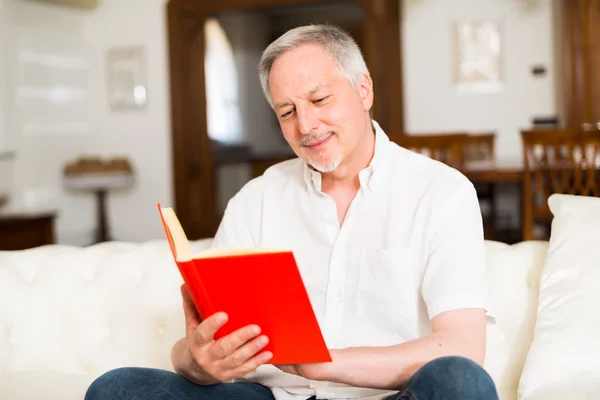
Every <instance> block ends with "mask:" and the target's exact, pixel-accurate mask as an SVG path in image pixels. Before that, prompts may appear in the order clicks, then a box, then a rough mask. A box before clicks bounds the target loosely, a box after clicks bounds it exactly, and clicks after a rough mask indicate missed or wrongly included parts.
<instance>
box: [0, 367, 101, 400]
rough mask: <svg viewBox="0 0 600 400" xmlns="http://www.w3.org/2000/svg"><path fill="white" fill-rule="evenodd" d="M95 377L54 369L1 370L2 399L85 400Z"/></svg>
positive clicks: (0, 388) (0, 389)
mask: <svg viewBox="0 0 600 400" xmlns="http://www.w3.org/2000/svg"><path fill="white" fill-rule="evenodd" d="M92 381H93V378H92V377H90V376H86V375H81V374H62V373H59V372H53V371H47V370H46V371H37V370H36V371H25V372H0V399H6V400H9V399H10V400H33V399H56V400H59V399H60V400H83V395H84V394H85V392H86V391H87V388H88V387H89V386H90V384H91V383H92Z"/></svg>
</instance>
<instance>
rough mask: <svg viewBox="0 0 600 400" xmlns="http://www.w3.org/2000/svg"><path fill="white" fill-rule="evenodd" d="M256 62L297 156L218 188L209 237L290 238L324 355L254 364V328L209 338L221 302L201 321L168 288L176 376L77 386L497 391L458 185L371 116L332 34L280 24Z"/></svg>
mask: <svg viewBox="0 0 600 400" xmlns="http://www.w3.org/2000/svg"><path fill="white" fill-rule="evenodd" d="M259 75H260V80H261V84H262V87H263V90H264V92H265V95H266V97H267V100H268V101H269V103H270V104H271V105H272V107H273V109H274V111H275V112H276V114H277V117H278V119H279V122H280V126H281V130H282V132H283V135H284V137H285V139H286V140H287V142H288V143H289V144H290V146H291V147H292V149H293V150H294V152H295V153H296V154H297V155H298V157H299V158H298V159H295V160H291V161H286V162H283V163H281V164H278V165H276V166H274V167H272V168H271V169H269V170H268V171H267V172H265V174H264V175H263V176H261V177H259V178H257V179H254V180H252V181H251V182H249V183H248V184H247V185H245V186H244V188H243V189H242V190H241V191H240V192H239V193H238V194H237V195H236V196H235V197H234V198H233V199H231V201H230V202H229V204H228V207H227V210H226V213H225V215H224V218H223V221H222V223H221V225H220V227H219V230H218V233H217V235H216V237H215V238H214V246H261V247H271V248H289V249H292V250H293V251H294V254H295V256H296V258H297V260H298V264H299V268H300V269H301V273H302V275H303V278H304V280H305V284H306V287H307V291H308V293H309V296H310V299H311V302H312V304H313V308H314V310H315V313H316V315H317V319H318V321H319V324H320V326H321V329H322V332H323V335H324V337H325V340H326V343H327V345H328V346H329V348H330V349H331V354H332V358H333V362H332V363H323V364H306V365H278V366H273V365H265V364H266V363H268V361H269V359H270V357H271V354H269V353H268V352H261V349H262V348H263V347H264V346H265V345H266V344H267V343H268V339H269V338H267V337H265V336H263V335H261V334H260V327H257V326H250V327H246V328H243V329H241V330H239V331H237V332H234V333H232V334H231V335H229V336H227V337H225V338H222V339H220V340H214V338H213V337H214V334H215V332H216V331H217V330H218V329H219V327H221V326H223V325H224V324H225V323H226V321H227V315H226V314H224V313H221V312H220V313H217V314H215V315H213V316H211V317H209V318H207V319H206V320H204V321H200V318H199V317H198V314H197V313H196V311H195V309H194V306H193V303H192V302H191V300H190V297H189V294H188V292H187V290H186V288H185V287H182V296H183V303H184V310H185V316H186V326H187V335H186V337H185V338H183V339H181V340H180V341H179V342H178V343H176V344H175V346H174V347H173V351H172V361H173V365H174V367H175V370H176V371H177V372H178V374H174V373H170V372H167V371H156V370H148V369H120V370H116V371H112V372H109V373H107V374H105V375H104V376H103V377H101V378H99V379H98V380H97V381H96V382H95V383H94V384H93V385H92V387H91V388H90V390H89V392H88V397H87V399H88V400H92V399H94V400H97V399H126V398H127V399H131V398H138V397H139V398H144V399H214V400H218V399H248V400H255V399H277V400H305V399H309V398H316V399H358V398H360V399H366V398H369V399H383V398H385V399H415V400H416V399H419V400H428V399H461V400H469V399H497V394H496V390H495V387H494V383H493V382H492V380H491V379H490V377H489V375H488V374H487V373H486V372H485V371H484V370H483V369H482V367H481V365H482V364H483V362H484V358H485V329H486V328H485V327H486V310H487V308H488V298H487V282H486V276H485V268H484V250H483V232H482V222H481V214H480V211H479V205H478V202H477V196H476V193H475V191H474V188H473V186H472V185H471V183H470V182H469V181H468V180H467V179H466V178H465V177H464V176H463V175H461V174H460V173H459V172H458V171H456V170H454V169H452V168H450V167H448V166H446V165H443V164H441V163H439V162H436V161H433V160H431V159H429V158H426V157H424V156H420V155H417V154H415V153H411V152H409V151H408V150H405V149H403V148H401V147H399V146H397V145H395V144H393V143H392V142H390V141H389V139H388V137H387V136H386V134H385V133H384V132H383V130H382V129H381V128H380V127H379V125H378V124H377V122H375V121H372V120H371V117H370V110H371V106H372V104H373V96H374V94H373V84H372V81H371V78H370V76H369V72H368V70H367V67H366V65H365V63H364V61H363V58H362V56H361V54H360V50H359V49H358V47H357V46H356V44H355V43H354V42H353V41H352V39H351V38H350V37H349V36H348V35H347V34H346V33H344V32H343V31H341V30H339V29H337V28H334V27H330V26H322V25H315V26H305V27H300V28H297V29H293V30H291V31H289V32H287V33H286V34H284V35H283V36H282V37H280V38H279V39H277V40H276V41H275V42H273V43H272V44H271V45H270V46H269V47H268V48H267V49H266V50H265V52H264V53H263V56H262V59H261V61H260V66H259ZM226 381H227V383H223V382H226ZM231 381H234V382H231ZM117 393H120V396H119V395H116V394H117ZM135 396H138V397H135Z"/></svg>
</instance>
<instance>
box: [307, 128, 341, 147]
mask: <svg viewBox="0 0 600 400" xmlns="http://www.w3.org/2000/svg"><path fill="white" fill-rule="evenodd" d="M334 134H335V132H334V131H326V132H323V133H316V134H313V135H304V136H302V138H301V139H300V140H299V141H298V146H300V147H304V146H306V145H307V144H309V143H312V142H316V141H317V140H321V139H323V138H324V137H327V136H329V135H334Z"/></svg>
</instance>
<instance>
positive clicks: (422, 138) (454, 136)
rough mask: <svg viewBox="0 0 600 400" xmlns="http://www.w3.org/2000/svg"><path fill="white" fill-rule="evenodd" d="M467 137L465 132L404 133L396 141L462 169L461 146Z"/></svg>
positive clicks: (462, 156)
mask: <svg viewBox="0 0 600 400" xmlns="http://www.w3.org/2000/svg"><path fill="white" fill-rule="evenodd" d="M467 137H468V135H467V134H466V133H448V134H444V133H439V134H437V133H436V134H417V135H404V136H402V137H400V138H399V139H398V141H397V143H398V144H399V145H400V146H402V147H404V148H406V149H408V150H411V151H414V152H415V153H419V154H422V155H424V156H427V157H430V158H432V159H434V160H437V161H440V162H443V163H444V164H447V165H449V166H451V167H453V168H456V169H458V170H459V171H463V170H464V168H465V155H464V151H463V148H464V143H465V141H466V140H467Z"/></svg>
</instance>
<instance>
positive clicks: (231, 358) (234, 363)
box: [221, 335, 269, 370]
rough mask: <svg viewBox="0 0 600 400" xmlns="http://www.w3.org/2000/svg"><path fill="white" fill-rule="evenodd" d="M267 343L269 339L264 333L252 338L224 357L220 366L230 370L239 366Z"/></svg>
mask: <svg viewBox="0 0 600 400" xmlns="http://www.w3.org/2000/svg"><path fill="white" fill-rule="evenodd" d="M268 343H269V339H268V338H267V337H266V336H264V335H261V336H259V337H257V338H255V339H252V340H251V341H249V342H247V343H246V344H244V345H242V346H241V347H239V348H237V349H236V350H235V351H233V352H232V353H231V354H230V355H228V356H227V357H225V358H224V359H223V363H222V364H221V366H222V368H224V369H230V370H234V369H237V368H240V367H241V366H242V365H244V364H245V363H246V362H248V360H250V359H251V358H252V357H254V356H255V355H256V354H257V353H258V352H260V351H261V350H262V349H263V348H264V347H265V346H266V345H267V344H268Z"/></svg>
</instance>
